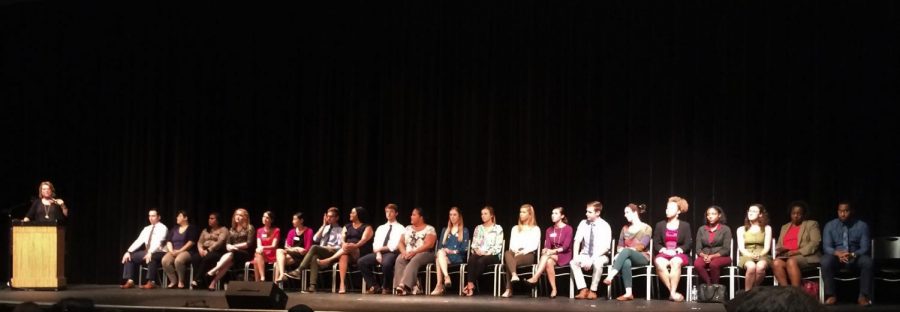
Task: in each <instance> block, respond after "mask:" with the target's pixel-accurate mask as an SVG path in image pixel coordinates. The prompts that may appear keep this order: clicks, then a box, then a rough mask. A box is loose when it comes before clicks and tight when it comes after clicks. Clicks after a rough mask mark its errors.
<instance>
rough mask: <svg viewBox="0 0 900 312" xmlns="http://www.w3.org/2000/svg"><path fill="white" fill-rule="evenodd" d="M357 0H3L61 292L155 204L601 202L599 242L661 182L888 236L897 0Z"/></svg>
mask: <svg viewBox="0 0 900 312" xmlns="http://www.w3.org/2000/svg"><path fill="white" fill-rule="evenodd" d="M370 2H372V1H337V2H332V3H327V4H322V3H303V4H301V5H298V6H296V7H276V6H274V5H269V4H257V3H244V4H240V5H239V6H238V5H230V4H223V3H218V2H204V3H178V4H177V5H173V4H160V3H157V2H138V3H134V2H131V3H129V4H128V5H123V4H121V3H115V2H114V3H96V2H91V1H60V2H56V1H20V2H16V1H12V2H11V3H6V4H3V5H2V7H0V58H2V61H0V77H2V86H0V88H2V89H0V91H2V92H0V101H2V103H3V104H2V106H3V113H2V115H0V121H2V124H3V131H2V132H3V134H2V136H3V142H2V144H3V149H4V152H3V153H2V154H3V155H2V156H0V157H3V165H2V175H0V181H2V187H0V204H2V205H3V207H8V208H7V209H6V210H11V212H12V214H13V216H14V217H21V215H23V214H24V212H25V209H26V208H25V207H22V205H24V204H26V203H27V202H28V201H29V200H30V199H32V198H34V197H35V196H36V192H37V185H38V183H39V181H42V180H51V181H53V182H54V183H55V184H56V186H57V189H58V193H59V196H60V197H62V198H64V199H65V200H66V201H67V202H68V205H69V206H70V207H71V214H72V216H71V223H72V224H71V225H70V226H69V236H70V237H69V249H68V257H67V259H68V277H69V279H70V283H112V282H117V281H118V276H119V274H120V272H121V266H120V265H119V264H118V260H119V258H120V256H121V254H122V252H123V251H124V249H125V248H126V247H127V246H128V244H129V243H130V242H131V241H132V240H133V239H134V238H135V237H136V236H137V233H138V231H139V228H140V227H141V226H143V225H144V224H146V217H145V216H146V214H145V213H146V210H147V208H149V207H154V206H155V207H159V208H160V210H161V212H162V214H163V216H164V218H163V222H164V223H166V224H167V225H171V224H172V222H173V220H174V213H175V211H176V210H179V209H184V210H187V211H189V213H190V214H191V217H193V219H194V220H201V222H205V221H203V220H205V214H206V213H208V212H210V211H220V212H222V213H224V214H225V215H226V216H227V215H230V212H231V211H232V210H233V209H234V208H235V207H238V206H244V207H247V208H249V210H250V211H251V216H252V221H253V223H254V224H259V222H260V216H261V212H262V211H263V210H266V209H272V210H273V211H275V212H276V214H277V216H278V217H279V218H278V219H277V220H276V221H277V223H278V224H279V225H280V226H282V227H287V226H288V224H289V215H290V214H291V213H293V212H294V211H303V212H305V213H307V215H308V216H309V218H308V220H307V224H308V225H313V226H317V225H319V223H320V222H321V221H320V220H319V219H320V216H321V214H322V213H323V212H324V210H325V208H327V207H328V206H331V205H336V206H338V207H341V208H343V209H345V212H346V209H347V208H349V207H352V206H355V205H363V206H365V207H368V208H370V209H371V210H374V211H375V212H380V210H381V208H382V207H383V206H384V205H385V204H386V203H387V202H396V203H398V204H399V205H400V207H401V209H402V210H403V211H404V213H403V218H401V221H404V222H406V220H408V211H409V209H411V208H412V207H414V206H421V207H424V209H425V210H426V212H427V214H428V221H429V223H431V224H434V225H437V226H439V227H440V226H441V225H442V224H446V210H447V209H448V207H450V206H451V205H458V206H460V207H462V209H463V211H464V216H465V220H466V223H467V225H469V226H470V227H472V226H474V225H475V224H477V223H478V210H479V208H480V207H481V206H483V205H485V204H491V205H493V206H494V207H496V209H497V211H498V214H499V220H498V221H499V222H500V224H502V225H504V226H505V227H507V228H508V227H509V226H511V225H512V224H513V223H514V222H515V216H516V211H517V209H518V206H519V205H521V204H523V203H532V204H534V205H535V207H536V208H537V212H538V214H539V223H540V225H541V226H542V227H544V226H547V225H548V224H549V213H550V208H552V207H554V206H557V205H561V206H565V207H567V208H568V209H569V216H570V218H571V219H576V220H577V219H580V218H581V216H582V211H583V207H584V204H585V203H587V202H588V201H591V200H597V199H599V200H601V201H603V203H604V204H605V205H606V208H605V210H604V212H603V217H604V218H605V219H607V220H609V221H610V223H611V225H612V226H613V229H614V232H615V233H616V234H617V233H618V228H619V227H621V225H622V222H623V217H622V213H621V209H622V207H624V206H625V205H626V204H627V203H628V202H636V203H647V204H648V206H649V208H650V210H649V214H648V215H647V216H646V217H645V219H647V220H648V221H650V222H656V221H658V220H660V219H661V218H663V215H664V213H663V210H664V203H665V200H666V198H667V197H668V196H670V195H673V194H677V195H681V196H683V197H685V198H687V199H688V200H689V202H690V204H691V209H690V211H689V212H688V213H687V214H686V215H685V216H684V217H683V218H684V219H686V220H688V221H689V222H691V223H692V224H693V225H695V226H696V225H699V224H700V223H701V222H702V220H703V217H702V216H703V209H704V208H705V207H707V206H709V205H711V204H718V205H721V206H723V207H725V209H726V210H727V215H728V217H729V219H731V220H730V223H731V224H732V225H735V227H736V225H737V224H739V223H741V222H742V220H743V212H744V210H745V209H746V207H747V206H748V204H750V203H752V202H761V203H763V204H765V205H767V206H768V207H769V210H770V212H771V214H772V219H773V223H774V224H775V228H776V230H777V227H778V226H780V225H781V224H782V223H784V222H786V221H787V213H786V211H785V210H786V208H785V206H786V205H787V204H788V203H789V202H790V201H791V200H795V199H803V200H807V201H808V202H810V204H811V205H812V207H813V210H812V211H811V212H812V217H813V218H815V219H818V220H819V221H820V222H825V221H827V220H828V219H831V218H833V216H834V215H835V210H836V208H835V207H836V203H837V201H838V200H841V199H849V200H852V201H854V203H855V206H856V208H857V210H858V212H859V214H860V215H861V216H862V217H863V218H865V219H867V220H868V221H870V224H871V225H872V231H873V234H874V235H897V234H898V233H897V230H896V225H897V222H896V221H894V220H896V218H897V212H896V210H895V209H893V208H894V204H895V203H896V202H897V201H898V199H900V198H898V195H897V190H898V187H900V181H898V175H897V174H898V173H900V170H898V161H897V157H896V156H895V155H893V154H892V152H893V151H895V150H897V147H898V146H897V145H898V141H897V139H896V138H895V135H896V133H897V127H896V126H895V123H896V120H897V118H896V117H898V116H897V114H896V112H895V109H894V108H893V106H895V105H896V103H897V99H898V97H897V87H896V86H897V84H896V81H897V80H900V79H898V78H900V77H898V65H900V64H898V62H900V61H898V60H900V58H898V57H897V55H900V53H898V52H900V51H898V49H897V47H898V44H897V40H896V34H897V33H898V32H897V30H898V29H897V26H896V25H895V23H894V21H896V20H897V19H898V18H897V17H898V16H897V13H896V11H897V10H896V8H895V6H896V5H895V4H886V5H878V4H873V3H868V2H867V3H866V4H846V6H844V7H825V6H824V5H822V4H793V3H779V4H773V5H775V6H777V7H771V6H760V7H754V6H751V5H747V4H727V5H726V6H722V4H719V3H718V2H709V3H706V2H698V3H690V4H685V3H654V4H652V5H651V4H644V5H641V4H637V5H636V4H628V5H626V4H623V3H620V2H612V1H602V2H600V3H594V1H587V2H566V3H562V2H557V1H546V2H543V1H514V2H512V3H493V2H491V3H466V4H463V3H460V2H458V1H406V2H400V3H389V4H387V3H370ZM423 2H424V3H423ZM383 220H384V218H383V216H381V214H380V213H375V218H374V220H373V221H374V222H375V223H381V222H383ZM3 233H4V235H8V233H7V231H6V230H4V231H3ZM7 240H8V237H5V238H4V239H3V241H4V242H6V241H7ZM4 250H5V248H4ZM4 261H5V260H4ZM5 268H6V266H4V269H5Z"/></svg>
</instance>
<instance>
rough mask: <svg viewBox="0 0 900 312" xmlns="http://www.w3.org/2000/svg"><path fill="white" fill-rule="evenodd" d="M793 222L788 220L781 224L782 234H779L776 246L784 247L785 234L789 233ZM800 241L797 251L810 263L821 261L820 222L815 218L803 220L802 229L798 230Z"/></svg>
mask: <svg viewBox="0 0 900 312" xmlns="http://www.w3.org/2000/svg"><path fill="white" fill-rule="evenodd" d="M790 226H791V223H790V222H788V223H787V224H785V225H782V226H781V234H779V235H778V244H777V245H776V246H777V247H776V248H781V247H784V236H785V234H787V231H788V228H790ZM797 238H798V239H799V240H800V241H799V242H798V244H797V245H798V248H797V251H799V252H800V255H801V256H803V257H804V258H806V261H807V262H808V263H819V256H820V255H821V253H822V252H821V245H822V231H821V230H819V222H816V221H815V220H803V223H801V224H800V231H799V232H797Z"/></svg>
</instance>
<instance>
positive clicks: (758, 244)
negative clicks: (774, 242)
mask: <svg viewBox="0 0 900 312" xmlns="http://www.w3.org/2000/svg"><path fill="white" fill-rule="evenodd" d="M765 242H766V232H765V230H761V231H759V232H750V230H746V229H745V230H744V249H747V250H748V251H750V253H752V254H757V255H760V257H759V261H762V260H766V262H768V263H770V264H771V263H772V261H771V259H770V258H769V253H768V252H767V253H765V254H763V253H762V252H763V248H765ZM770 248H771V247H770ZM750 260H753V258H751V257H748V256H744V255H741V257H740V259H739V260H738V265H739V266H740V267H741V268H744V265H745V264H746V263H747V261H750ZM745 269H746V268H745Z"/></svg>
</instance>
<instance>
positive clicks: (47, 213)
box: [22, 181, 69, 222]
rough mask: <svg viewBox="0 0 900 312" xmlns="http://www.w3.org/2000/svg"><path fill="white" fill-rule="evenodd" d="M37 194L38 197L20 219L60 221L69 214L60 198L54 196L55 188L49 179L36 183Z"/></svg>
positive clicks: (27, 220) (26, 220)
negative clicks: (23, 217)
mask: <svg viewBox="0 0 900 312" xmlns="http://www.w3.org/2000/svg"><path fill="white" fill-rule="evenodd" d="M38 196H39V197H40V199H39V200H35V201H34V203H33V204H31V209H28V214H26V215H25V219H22V221H24V222H29V221H41V222H62V221H65V220H66V217H68V216H69V208H68V207H66V203H65V202H64V201H63V200H62V199H59V198H56V188H54V187H53V183H50V181H44V182H41V184H40V185H38Z"/></svg>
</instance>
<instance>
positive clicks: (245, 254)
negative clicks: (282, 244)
mask: <svg viewBox="0 0 900 312" xmlns="http://www.w3.org/2000/svg"><path fill="white" fill-rule="evenodd" d="M255 234H256V230H255V229H254V228H253V225H250V214H249V213H247V209H244V208H238V209H237V210H235V211H234V215H233V216H232V217H231V229H229V230H228V240H227V242H228V243H227V244H225V254H224V255H222V258H221V259H219V263H217V264H216V267H214V268H212V270H209V272H207V273H206V275H208V276H210V277H212V280H211V281H210V283H209V290H215V289H216V288H215V287H216V281H218V280H220V279H222V277H223V276H225V273H227V272H228V269H229V268H231V265H232V263H237V264H239V265H243V264H244V263H245V262H247V261H249V260H250V259H252V258H251V256H250V250H253V249H252V248H251V247H253V246H252V245H253V243H254V241H255V237H256V235H255Z"/></svg>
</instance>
